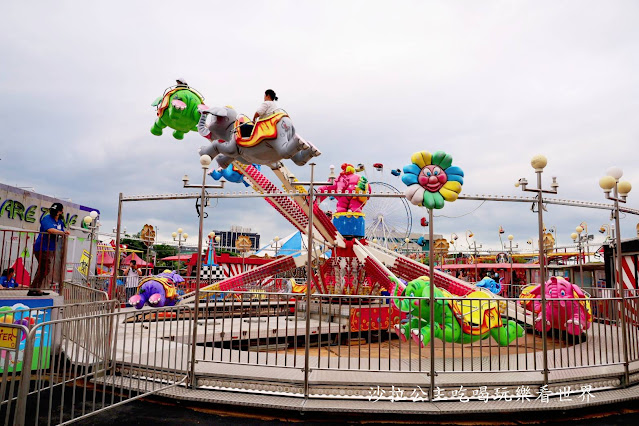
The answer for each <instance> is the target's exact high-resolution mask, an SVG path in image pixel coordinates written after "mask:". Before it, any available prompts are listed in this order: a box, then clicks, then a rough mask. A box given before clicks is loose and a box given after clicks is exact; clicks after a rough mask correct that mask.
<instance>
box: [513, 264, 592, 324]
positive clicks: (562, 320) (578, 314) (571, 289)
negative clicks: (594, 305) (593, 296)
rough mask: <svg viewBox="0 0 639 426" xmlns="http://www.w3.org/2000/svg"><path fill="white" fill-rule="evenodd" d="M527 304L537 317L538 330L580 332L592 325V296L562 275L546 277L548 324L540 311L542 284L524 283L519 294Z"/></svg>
mask: <svg viewBox="0 0 639 426" xmlns="http://www.w3.org/2000/svg"><path fill="white" fill-rule="evenodd" d="M519 297H520V298H521V299H522V301H521V303H522V305H523V306H524V308H525V309H526V310H527V311H528V312H529V313H531V314H533V315H534V317H535V330H537V331H542V330H543V329H544V328H545V329H546V331H549V330H550V329H551V328H555V329H557V330H562V331H566V333H568V334H572V335H573V336H581V334H582V333H585V332H586V330H588V329H589V328H590V326H591V325H592V309H591V307H590V300H589V298H590V296H589V295H588V293H585V292H584V291H583V290H582V289H581V287H579V286H578V285H576V284H572V283H571V282H570V281H568V280H566V279H565V278H563V277H550V279H549V280H548V281H546V299H550V300H547V301H546V324H545V326H544V324H543V318H542V315H541V314H542V311H541V307H542V306H541V285H540V284H537V285H530V286H527V287H524V288H523V289H522V291H521V295H520V296H519Z"/></svg>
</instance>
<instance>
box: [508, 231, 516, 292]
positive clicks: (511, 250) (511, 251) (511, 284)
mask: <svg viewBox="0 0 639 426" xmlns="http://www.w3.org/2000/svg"><path fill="white" fill-rule="evenodd" d="M514 239H515V237H514V235H513V234H510V235H508V243H509V244H510V249H509V251H510V288H511V289H512V288H513V285H514V284H515V280H513V240H514ZM518 247H519V245H518V244H515V248H518ZM508 297H513V290H511V291H510V294H509V295H508Z"/></svg>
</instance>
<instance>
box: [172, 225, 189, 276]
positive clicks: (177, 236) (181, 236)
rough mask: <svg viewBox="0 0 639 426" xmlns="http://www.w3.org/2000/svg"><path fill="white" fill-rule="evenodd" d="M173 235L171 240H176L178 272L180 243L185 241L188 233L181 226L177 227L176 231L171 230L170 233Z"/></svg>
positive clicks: (178, 269)
mask: <svg viewBox="0 0 639 426" xmlns="http://www.w3.org/2000/svg"><path fill="white" fill-rule="evenodd" d="M171 236H172V237H173V241H177V242H178V254H177V271H178V274H179V273H180V253H181V252H182V245H183V243H185V242H186V239H187V238H189V234H187V233H186V232H184V230H183V229H182V228H178V230H177V232H173V233H172V234H171Z"/></svg>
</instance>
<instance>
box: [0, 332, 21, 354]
mask: <svg viewBox="0 0 639 426" xmlns="http://www.w3.org/2000/svg"><path fill="white" fill-rule="evenodd" d="M18 330H19V329H17V328H14V327H0V348H2V349H16V348H17V347H18V344H20V342H19V341H18Z"/></svg>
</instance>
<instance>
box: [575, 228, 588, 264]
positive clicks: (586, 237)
mask: <svg viewBox="0 0 639 426" xmlns="http://www.w3.org/2000/svg"><path fill="white" fill-rule="evenodd" d="M578 227H579V228H581V229H582V230H584V231H586V235H585V237H584V238H585V241H586V256H587V257H588V262H590V244H588V240H589V239H590V236H589V235H588V224H587V223H586V222H581V223H580V224H579V226H578Z"/></svg>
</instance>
